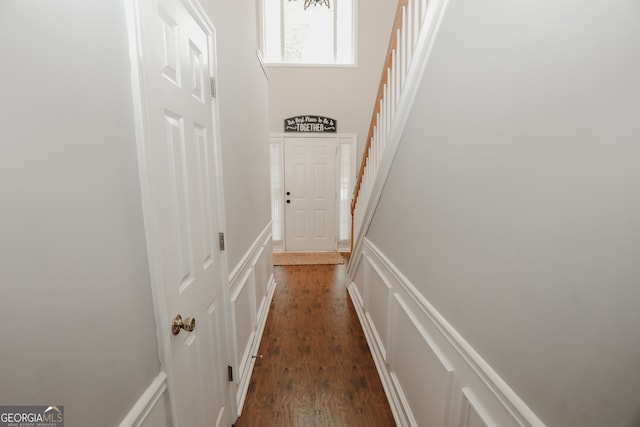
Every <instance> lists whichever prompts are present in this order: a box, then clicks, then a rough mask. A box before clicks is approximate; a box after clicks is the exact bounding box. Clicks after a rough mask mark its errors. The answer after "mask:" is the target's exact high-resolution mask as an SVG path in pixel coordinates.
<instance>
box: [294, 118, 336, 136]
mask: <svg viewBox="0 0 640 427" xmlns="http://www.w3.org/2000/svg"><path fill="white" fill-rule="evenodd" d="M337 128H338V122H337V121H336V120H334V119H330V118H329V117H324V116H295V117H289V118H288V119H284V131H285V132H321V133H322V132H330V133H335V132H336V130H337Z"/></svg>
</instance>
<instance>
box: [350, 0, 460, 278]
mask: <svg viewBox="0 0 640 427" xmlns="http://www.w3.org/2000/svg"><path fill="white" fill-rule="evenodd" d="M448 3H449V0H432V1H430V2H429V3H428V6H427V11H426V13H427V16H426V17H425V24H424V26H423V28H424V30H422V31H421V32H420V36H419V38H418V41H417V43H416V47H415V52H414V56H413V60H412V61H411V66H410V67H409V70H408V72H407V75H406V79H405V82H404V84H403V86H402V92H401V93H400V94H399V100H398V105H397V107H396V111H395V115H394V117H393V120H392V122H391V123H390V126H389V135H388V137H387V141H386V144H385V147H384V151H383V152H382V154H381V157H380V161H379V162H380V163H379V167H378V173H377V175H376V177H375V180H374V183H373V187H372V189H371V195H370V197H369V201H368V203H367V206H366V208H365V213H364V217H363V220H362V225H361V227H360V231H359V233H358V235H357V236H354V237H353V238H354V242H353V254H355V257H356V258H355V259H354V258H353V255H352V258H351V260H353V261H357V257H358V256H359V253H360V246H361V245H362V241H363V239H364V236H365V235H366V234H367V231H368V229H369V226H370V225H371V221H372V220H373V215H374V213H375V210H376V207H377V206H378V201H379V200H380V197H381V196H382V189H383V188H384V184H385V183H386V182H387V178H388V176H389V172H390V171H391V165H392V163H393V158H394V157H395V155H396V152H397V151H398V146H399V144H400V139H401V138H402V134H403V132H404V128H405V125H406V124H407V120H408V119H409V114H410V113H411V109H412V108H413V103H414V101H415V99H416V93H417V92H418V87H419V85H420V82H421V81H422V76H423V75H424V71H425V69H426V68H427V63H428V62H429V57H430V56H431V51H432V50H433V45H434V42H435V40H436V37H437V35H438V30H439V29H440V23H441V22H442V19H443V17H444V13H445V10H446V7H447V4H448ZM404 57H405V58H406V55H404ZM347 271H349V274H351V262H349V265H348V266H347Z"/></svg>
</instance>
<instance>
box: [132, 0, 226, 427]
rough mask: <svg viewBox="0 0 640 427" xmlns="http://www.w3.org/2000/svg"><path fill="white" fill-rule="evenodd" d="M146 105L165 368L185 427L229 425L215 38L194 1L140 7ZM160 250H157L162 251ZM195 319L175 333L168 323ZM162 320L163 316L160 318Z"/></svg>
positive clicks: (148, 1)
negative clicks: (213, 89)
mask: <svg viewBox="0 0 640 427" xmlns="http://www.w3.org/2000/svg"><path fill="white" fill-rule="evenodd" d="M139 6H141V7H140V16H139V17H138V18H139V20H140V28H141V41H142V44H141V45H142V53H143V54H142V55H141V56H142V60H143V63H142V65H143V67H142V71H143V80H144V89H143V104H144V106H145V110H144V112H145V118H146V127H145V146H144V150H145V158H146V161H147V168H146V170H144V173H146V175H147V177H146V181H144V180H143V185H144V183H146V185H148V190H149V193H150V206H148V209H147V213H146V215H147V216H148V218H147V217H146V218H145V222H147V219H149V221H148V224H149V225H148V226H147V228H148V231H147V232H148V233H149V234H150V235H151V236H150V237H149V240H150V241H151V242H153V243H154V245H153V247H152V248H150V253H151V255H150V256H151V264H152V268H153V269H154V270H155V271H156V272H157V275H158V277H157V278H156V279H155V280H154V282H155V283H156V284H155V285H154V286H157V287H158V288H160V289H158V291H157V292H158V294H159V295H160V298H159V300H160V302H159V304H161V307H160V311H164V315H166V319H159V321H158V323H159V326H160V328H161V331H160V336H161V343H162V344H163V345H164V346H165V347H164V357H163V359H164V360H163V364H164V366H163V368H164V369H166V370H167V374H168V377H169V391H170V396H171V402H172V408H173V411H174V414H173V415H174V419H175V421H176V423H177V426H189V427H191V426H194V427H200V426H203V427H204V426H217V425H223V426H229V425H231V421H232V420H231V418H232V415H231V412H232V411H231V407H230V393H229V390H228V383H227V380H226V363H225V362H226V355H225V344H226V343H225V340H224V336H225V331H226V328H227V324H226V317H225V314H224V301H225V295H226V294H225V274H224V268H223V267H224V266H223V257H222V256H221V253H220V251H219V249H218V248H217V246H216V235H217V232H218V231H219V230H221V229H222V227H223V225H224V224H223V223H222V216H221V212H222V209H223V206H222V200H221V198H220V197H219V195H218V193H217V188H218V186H217V180H218V179H219V177H220V176H221V171H220V170H219V166H218V164H217V163H216V159H215V156H214V153H215V151H216V144H217V141H216V140H215V139H214V138H215V137H216V135H217V117H216V114H215V110H214V108H215V100H211V99H210V97H209V91H208V83H209V76H210V75H213V72H214V71H215V64H214V63H213V62H212V61H213V60H214V58H215V56H214V55H213V54H212V53H213V49H214V47H215V46H214V45H213V37H212V34H210V33H209V32H208V30H207V28H208V25H207V24H206V22H203V20H202V19H201V17H200V13H201V12H199V11H198V10H199V9H198V6H197V5H196V4H195V3H192V2H191V1H189V0H185V1H182V0H139ZM156 246H157V248H156ZM176 314H180V315H181V316H182V317H183V318H189V317H193V318H195V321H196V322H195V329H194V330H193V331H191V332H187V331H186V330H181V331H180V332H179V333H178V334H177V335H173V334H172V333H171V330H170V329H171V328H170V321H169V320H170V319H172V318H173V316H174V315H176ZM161 317H162V316H161Z"/></svg>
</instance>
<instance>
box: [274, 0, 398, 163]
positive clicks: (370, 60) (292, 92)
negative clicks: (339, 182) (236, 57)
mask: <svg viewBox="0 0 640 427" xmlns="http://www.w3.org/2000/svg"><path fill="white" fill-rule="evenodd" d="M357 3H358V5H357V8H358V23H357V28H358V41H357V44H358V61H357V64H358V66H357V67H356V68H354V67H290V66H270V67H268V68H269V131H270V132H283V121H284V119H285V118H287V117H292V116H297V115H301V114H319V115H323V116H327V117H331V118H333V119H336V120H337V121H338V132H341V133H357V134H358V153H357V154H358V157H357V158H358V167H359V165H360V157H361V155H362V151H363V149H364V144H365V142H366V141H365V139H366V137H367V134H368V133H369V124H370V123H371V114H372V112H373V104H374V102H375V97H376V94H377V91H378V83H379V82H380V76H381V74H382V66H383V64H384V60H385V53H386V52H387V45H388V44H389V37H390V35H391V25H392V23H393V18H394V15H395V10H396V1H395V0H371V1H364V0H360V1H358V2H357Z"/></svg>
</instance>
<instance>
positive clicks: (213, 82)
mask: <svg viewBox="0 0 640 427" xmlns="http://www.w3.org/2000/svg"><path fill="white" fill-rule="evenodd" d="M215 97H216V78H215V77H211V98H215Z"/></svg>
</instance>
